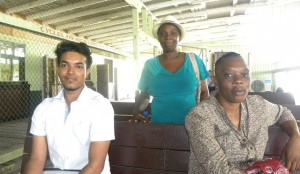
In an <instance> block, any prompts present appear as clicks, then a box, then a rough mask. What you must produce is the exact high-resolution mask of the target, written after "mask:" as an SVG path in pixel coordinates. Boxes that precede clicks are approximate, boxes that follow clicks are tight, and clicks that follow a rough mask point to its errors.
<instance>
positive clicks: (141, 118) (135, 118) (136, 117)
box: [129, 113, 150, 123]
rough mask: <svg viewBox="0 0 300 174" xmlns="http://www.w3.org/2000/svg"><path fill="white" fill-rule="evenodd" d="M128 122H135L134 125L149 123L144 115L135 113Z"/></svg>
mask: <svg viewBox="0 0 300 174" xmlns="http://www.w3.org/2000/svg"><path fill="white" fill-rule="evenodd" d="M132 117H133V118H131V119H130V120H129V122H135V123H150V120H149V116H148V117H147V118H146V117H145V116H144V115H142V114H141V113H136V114H134V115H133V116H132Z"/></svg>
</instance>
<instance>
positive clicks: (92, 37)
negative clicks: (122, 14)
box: [87, 28, 132, 40]
mask: <svg viewBox="0 0 300 174" xmlns="http://www.w3.org/2000/svg"><path fill="white" fill-rule="evenodd" d="M127 33H131V34H132V28H129V29H126V30H119V31H116V32H114V35H120V34H127ZM111 36H112V35H111V33H104V34H99V35H92V36H89V37H87V38H88V39H91V40H94V39H98V38H102V37H111Z"/></svg>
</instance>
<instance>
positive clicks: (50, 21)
mask: <svg viewBox="0 0 300 174" xmlns="http://www.w3.org/2000/svg"><path fill="white" fill-rule="evenodd" d="M125 6H128V4H126V3H124V2H120V3H116V4H112V5H109V6H102V7H100V8H95V9H88V10H84V11H80V12H78V13H72V14H69V15H64V16H63V17H61V16H60V17H57V18H52V19H48V20H44V21H43V24H46V25H48V24H53V23H58V22H62V21H67V20H69V19H75V18H79V17H82V16H88V15H92V14H97V13H99V12H101V13H103V12H105V11H110V10H114V9H118V8H122V7H125Z"/></svg>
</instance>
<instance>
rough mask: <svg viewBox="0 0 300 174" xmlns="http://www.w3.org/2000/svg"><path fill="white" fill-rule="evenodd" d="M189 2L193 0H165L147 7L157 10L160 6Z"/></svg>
mask: <svg viewBox="0 0 300 174" xmlns="http://www.w3.org/2000/svg"><path fill="white" fill-rule="evenodd" d="M187 2H191V0H189V1H185V0H172V1H163V2H160V3H155V4H150V5H147V8H148V9H149V10H156V9H160V8H165V7H171V6H176V5H179V4H185V3H187Z"/></svg>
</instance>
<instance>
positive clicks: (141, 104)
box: [129, 91, 150, 122]
mask: <svg viewBox="0 0 300 174" xmlns="http://www.w3.org/2000/svg"><path fill="white" fill-rule="evenodd" d="M149 100H150V96H149V94H147V93H146V92H143V91H142V92H140V94H139V95H138V96H137V97H136V101H135V105H134V110H133V118H132V119H130V120H129V121H130V122H149V120H148V119H146V118H145V117H144V116H143V115H142V112H143V111H145V109H146V108H147V106H148V104H149Z"/></svg>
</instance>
